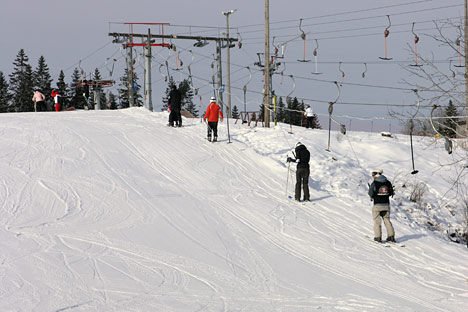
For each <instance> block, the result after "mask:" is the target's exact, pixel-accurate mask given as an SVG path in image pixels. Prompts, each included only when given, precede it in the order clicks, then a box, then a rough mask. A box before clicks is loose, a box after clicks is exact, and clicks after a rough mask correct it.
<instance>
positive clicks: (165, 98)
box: [161, 76, 176, 111]
mask: <svg viewBox="0 0 468 312" xmlns="http://www.w3.org/2000/svg"><path fill="white" fill-rule="evenodd" d="M175 85H176V84H175V82H174V78H172V76H170V77H169V81H168V82H167V88H166V93H165V95H164V96H163V98H162V102H163V106H162V109H161V111H165V110H167V107H168V102H169V92H171V89H172V86H175Z"/></svg>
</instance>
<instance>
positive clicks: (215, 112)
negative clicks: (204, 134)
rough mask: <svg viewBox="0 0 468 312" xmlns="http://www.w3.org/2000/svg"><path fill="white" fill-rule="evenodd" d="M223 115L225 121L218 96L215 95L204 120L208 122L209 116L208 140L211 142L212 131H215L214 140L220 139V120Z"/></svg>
mask: <svg viewBox="0 0 468 312" xmlns="http://www.w3.org/2000/svg"><path fill="white" fill-rule="evenodd" d="M219 117H221V122H222V121H223V112H222V111H221V108H220V107H219V105H218V104H216V98H215V97H214V96H212V97H211V99H210V105H208V108H207V109H206V113H205V116H204V117H203V120H204V121H205V122H206V119H207V118H208V141H210V142H211V132H213V142H216V141H218V120H219Z"/></svg>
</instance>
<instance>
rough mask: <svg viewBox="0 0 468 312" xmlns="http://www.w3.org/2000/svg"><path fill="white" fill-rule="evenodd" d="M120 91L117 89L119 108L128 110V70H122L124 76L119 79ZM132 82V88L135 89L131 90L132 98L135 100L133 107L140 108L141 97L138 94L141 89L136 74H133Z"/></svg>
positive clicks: (141, 103)
mask: <svg viewBox="0 0 468 312" xmlns="http://www.w3.org/2000/svg"><path fill="white" fill-rule="evenodd" d="M120 81H121V83H120V86H121V88H120V89H117V91H118V92H119V102H120V106H119V108H128V107H130V101H129V99H128V83H127V81H128V69H127V68H125V69H124V75H123V76H122V77H121V78H120ZM133 82H134V86H135V87H136V88H133V98H134V100H135V106H142V105H143V100H142V96H141V94H140V92H139V90H140V89H141V86H140V85H139V84H138V76H137V74H136V73H133Z"/></svg>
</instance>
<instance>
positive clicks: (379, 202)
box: [369, 169, 395, 242]
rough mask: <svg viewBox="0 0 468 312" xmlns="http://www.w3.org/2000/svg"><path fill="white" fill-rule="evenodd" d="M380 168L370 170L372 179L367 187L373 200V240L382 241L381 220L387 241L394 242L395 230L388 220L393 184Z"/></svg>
mask: <svg viewBox="0 0 468 312" xmlns="http://www.w3.org/2000/svg"><path fill="white" fill-rule="evenodd" d="M382 173H383V170H382V169H376V170H373V171H372V172H371V174H372V177H373V178H374V181H373V182H372V184H371V185H370V187H369V196H370V198H371V200H373V201H374V206H373V207H372V218H373V219H374V240H375V241H376V242H382V220H381V219H383V222H384V224H385V228H386V229H387V242H395V230H394V229H393V225H392V222H390V196H393V194H394V192H393V186H392V183H390V181H388V180H387V178H386V177H385V176H384V175H382Z"/></svg>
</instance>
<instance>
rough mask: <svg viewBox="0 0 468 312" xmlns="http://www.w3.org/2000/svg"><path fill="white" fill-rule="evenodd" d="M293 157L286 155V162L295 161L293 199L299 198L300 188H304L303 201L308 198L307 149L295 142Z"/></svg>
mask: <svg viewBox="0 0 468 312" xmlns="http://www.w3.org/2000/svg"><path fill="white" fill-rule="evenodd" d="M293 154H294V157H295V158H291V157H288V159H287V162H294V163H295V162H297V161H298V160H299V163H298V164H297V169H296V189H295V193H294V199H295V200H297V201H300V200H301V188H302V189H303V190H304V201H309V200H310V195H309V175H310V169H309V160H310V152H309V151H308V150H307V148H306V147H305V145H304V144H302V143H301V142H297V144H296V148H295V153H294V152H293Z"/></svg>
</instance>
